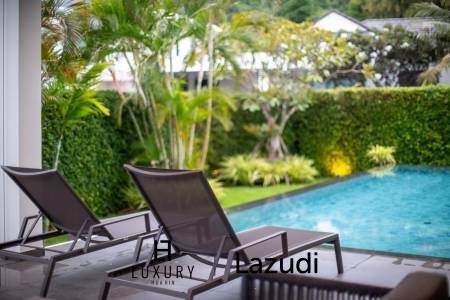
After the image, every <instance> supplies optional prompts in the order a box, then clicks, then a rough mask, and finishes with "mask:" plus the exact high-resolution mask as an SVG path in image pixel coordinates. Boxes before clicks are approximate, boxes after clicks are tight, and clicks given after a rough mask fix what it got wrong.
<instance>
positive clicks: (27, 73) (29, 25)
mask: <svg viewBox="0 0 450 300" xmlns="http://www.w3.org/2000/svg"><path fill="white" fill-rule="evenodd" d="M0 8H1V12H0V27H1V30H0V35H1V38H0V43H1V44H0V55H1V58H2V59H1V60H0V69H1V70H2V72H0V87H1V93H0V97H1V103H0V104H1V105H0V117H1V122H0V123H1V124H0V141H1V147H0V148H1V149H0V159H1V164H2V165H11V166H24V167H25V166H26V167H41V160H42V158H41V156H42V155H41V75H40V72H41V50H40V49H41V33H40V23H41V21H40V20H41V7H40V1H38V0H20V1H17V0H0ZM36 212H37V209H36V207H34V205H33V204H32V203H31V202H30V201H29V200H28V199H27V198H26V196H25V195H24V194H22V193H21V192H20V191H19V189H18V188H17V186H16V185H15V184H14V183H13V182H12V181H11V180H10V179H9V178H7V177H6V176H5V174H4V173H3V172H1V174H0V241H4V240H9V239H13V238H16V237H17V234H18V232H19V227H20V222H21V220H22V218H23V217H24V216H27V215H31V214H35V213H36ZM38 227H39V228H41V226H38Z"/></svg>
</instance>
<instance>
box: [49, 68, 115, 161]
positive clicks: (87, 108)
mask: <svg viewBox="0 0 450 300" xmlns="http://www.w3.org/2000/svg"><path fill="white" fill-rule="evenodd" d="M107 66H108V65H107V64H95V65H93V66H92V67H91V68H88V69H87V70H86V71H85V72H84V73H81V74H79V75H78V76H77V77H76V78H75V79H74V80H72V81H69V80H64V81H63V80H56V81H52V82H51V83H50V85H49V86H48V89H47V94H48V98H47V99H46V100H45V102H44V105H51V104H52V103H53V104H56V105H57V107H58V109H59V113H60V116H59V117H60V126H59V130H58V135H59V139H58V144H57V146H56V155H55V160H54V164H53V167H54V168H55V169H57V168H58V164H59V156H60V153H61V145H62V142H63V139H64V133H65V132H66V130H67V129H68V128H70V127H72V126H74V125H76V124H79V123H80V122H82V121H83V119H85V118H86V117H88V116H90V115H94V114H104V115H107V116H108V115H109V109H108V108H106V107H105V106H104V105H103V104H102V102H101V101H100V100H98V99H97V98H96V91H95V90H94V89H93V87H94V86H95V85H96V84H97V83H98V77H99V75H100V73H101V72H102V71H103V70H104V69H105V68H106V67H107Z"/></svg>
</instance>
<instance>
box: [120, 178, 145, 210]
mask: <svg viewBox="0 0 450 300" xmlns="http://www.w3.org/2000/svg"><path fill="white" fill-rule="evenodd" d="M124 197H125V199H124V200H125V201H126V203H127V206H128V208H129V209H130V210H132V211H137V210H142V209H146V208H148V206H147V204H146V203H145V200H144V198H142V195H141V192H139V190H138V189H137V188H136V186H135V185H134V184H130V185H129V186H128V187H127V188H126V189H125V195H124Z"/></svg>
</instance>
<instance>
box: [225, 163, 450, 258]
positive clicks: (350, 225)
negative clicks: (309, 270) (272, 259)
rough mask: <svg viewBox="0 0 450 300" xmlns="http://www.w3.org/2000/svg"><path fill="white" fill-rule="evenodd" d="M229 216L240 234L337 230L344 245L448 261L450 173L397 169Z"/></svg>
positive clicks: (447, 171)
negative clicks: (273, 228) (270, 229)
mask: <svg viewBox="0 0 450 300" xmlns="http://www.w3.org/2000/svg"><path fill="white" fill-rule="evenodd" d="M228 217H229V219H230V221H231V224H232V225H233V227H234V229H235V230H236V231H240V230H244V229H248V228H252V227H255V226H260V225H265V224H272V225H279V226H286V227H291V228H302V229H310V230H318V231H329V232H338V233H339V234H340V239H341V245H342V246H344V247H351V248H359V249H366V250H379V251H388V252H397V253H407V254H416V255H426V256H437V257H446V258H450V169H448V168H446V169H443V168H422V167H408V166H404V167H396V168H395V169H394V170H393V172H392V174H391V175H390V176H384V177H378V176H374V175H363V176H360V177H357V178H354V179H350V180H348V181H344V182H340V183H337V184H333V185H329V186H326V187H323V188H319V189H316V190H313V191H310V192H306V193H302V194H298V195H294V196H289V197H287V198H283V199H281V200H278V201H274V202H271V203H266V204H262V205H260V206H256V207H252V208H248V209H244V210H240V211H235V212H230V213H228Z"/></svg>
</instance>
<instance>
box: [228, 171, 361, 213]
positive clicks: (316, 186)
mask: <svg viewBox="0 0 450 300" xmlns="http://www.w3.org/2000/svg"><path fill="white" fill-rule="evenodd" d="M368 174H369V173H368V172H358V173H355V174H351V175H347V176H343V177H336V178H332V179H331V180H327V181H325V182H321V183H317V184H314V185H311V186H308V187H304V188H299V189H295V190H292V191H289V192H286V193H281V194H277V195H273V196H268V197H264V198H261V199H258V200H255V201H251V202H248V203H244V204H241V205H236V206H232V207H228V208H223V210H224V211H225V213H227V214H228V213H234V212H238V211H243V210H246V209H250V208H253V207H256V206H261V205H264V204H268V203H272V202H276V201H279V200H282V199H283V198H286V197H290V196H296V195H301V194H303V193H307V192H311V191H314V190H316V189H320V188H323V187H327V186H331V185H334V184H337V183H341V182H345V181H347V180H350V179H355V178H358V177H362V176H365V175H368Z"/></svg>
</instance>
